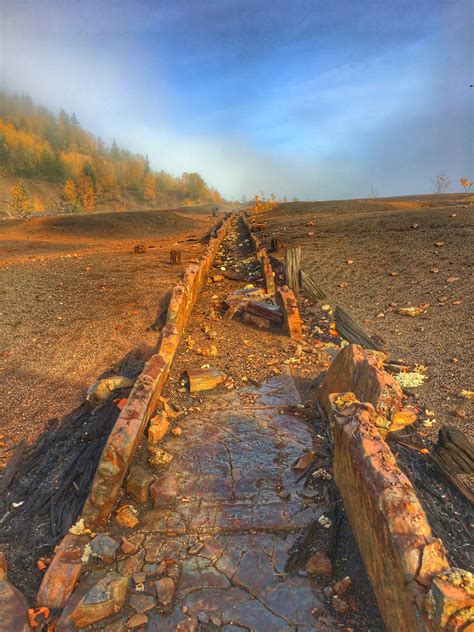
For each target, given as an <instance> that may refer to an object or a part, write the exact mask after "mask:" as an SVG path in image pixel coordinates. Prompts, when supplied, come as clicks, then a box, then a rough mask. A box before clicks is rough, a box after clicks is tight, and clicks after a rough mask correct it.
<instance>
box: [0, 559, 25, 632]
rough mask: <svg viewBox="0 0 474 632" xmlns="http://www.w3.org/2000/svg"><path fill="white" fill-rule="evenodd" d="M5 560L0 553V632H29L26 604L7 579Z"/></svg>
mask: <svg viewBox="0 0 474 632" xmlns="http://www.w3.org/2000/svg"><path fill="white" fill-rule="evenodd" d="M7 570H8V566H7V560H6V559H5V556H4V554H3V553H1V552H0V612H1V613H2V616H1V617H0V632H13V630H15V632H29V630H30V626H29V625H28V615H27V610H28V602H27V601H26V599H25V597H24V596H23V594H22V593H21V592H20V591H19V590H18V589H17V588H15V586H13V584H11V583H10V582H9V581H8V579H7Z"/></svg>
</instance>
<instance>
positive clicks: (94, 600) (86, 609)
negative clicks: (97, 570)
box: [69, 573, 128, 628]
mask: <svg viewBox="0 0 474 632" xmlns="http://www.w3.org/2000/svg"><path fill="white" fill-rule="evenodd" d="M127 588H128V578H127V577H122V576H121V575H119V574H118V573H108V574H107V575H106V576H105V577H102V578H101V579H99V581H98V582H97V583H96V584H94V585H93V586H92V588H91V589H90V590H88V591H87V592H86V594H85V595H84V596H83V597H82V599H81V600H80V601H79V603H78V604H77V605H76V607H75V608H74V609H73V610H72V612H71V613H70V615H69V617H70V619H71V620H72V621H73V622H74V623H75V624H76V625H77V626H78V627H80V628H84V627H86V626H88V625H92V624H94V623H97V622H98V621H102V620H103V619H106V618H107V617H110V615H112V614H115V613H116V612H119V611H120V610H121V609H122V608H123V606H124V604H125V598H126V595H127Z"/></svg>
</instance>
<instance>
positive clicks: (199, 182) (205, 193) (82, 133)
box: [0, 92, 221, 215]
mask: <svg viewBox="0 0 474 632" xmlns="http://www.w3.org/2000/svg"><path fill="white" fill-rule="evenodd" d="M0 178H3V179H5V181H6V182H7V184H8V188H7V190H6V192H5V187H3V191H2V192H3V195H2V196H1V197H2V198H5V195H6V196H7V199H2V202H3V204H4V205H5V204H6V205H7V209H8V210H9V211H10V213H11V214H14V215H26V214H28V213H30V212H32V211H35V210H36V211H42V210H45V207H47V210H52V211H60V212H66V213H71V212H78V211H92V210H94V209H95V208H97V207H98V206H103V205H107V204H108V203H111V202H113V201H114V200H115V201H117V200H122V204H123V203H124V202H123V199H124V195H125V198H126V199H127V198H128V199H133V200H134V201H136V202H137V203H139V204H142V205H145V206H150V207H153V206H156V205H158V204H160V202H163V201H165V200H170V199H172V200H174V201H175V202H176V203H177V204H189V203H192V202H207V201H213V202H220V201H221V196H220V195H219V193H218V192H217V191H216V190H214V189H212V188H210V187H209V186H208V185H207V184H206V183H205V182H204V180H203V179H202V178H201V176H200V175H199V174H198V173H183V174H182V176H181V177H178V178H176V177H173V176H171V175H170V174H168V173H165V172H164V171H159V172H156V171H152V170H151V168H150V165H149V163H148V158H147V157H146V156H142V155H140V154H133V153H131V152H130V151H128V150H126V149H122V148H121V147H118V146H117V144H116V142H115V141H114V142H113V143H112V145H111V146H107V145H106V144H105V143H104V142H103V141H102V140H101V139H100V138H96V137H95V136H94V135H92V134H91V133H89V132H87V131H86V130H84V129H82V127H81V125H80V123H79V121H78V120H77V118H76V116H75V115H74V114H72V115H69V114H67V113H66V112H64V111H61V112H60V113H59V114H58V115H57V116H56V115H55V114H53V113H51V112H50V111H48V110H47V109H46V108H45V107H43V106H40V105H36V104H34V103H33V102H32V100H31V99H30V98H29V97H27V96H12V95H8V94H6V93H2V92H0ZM39 180H40V181H43V182H44V181H46V182H51V183H54V184H55V185H56V186H55V187H54V189H53V190H55V191H57V192H58V194H56V196H52V197H51V196H49V200H48V201H46V202H45V200H44V199H41V197H40V196H38V195H34V194H32V193H31V191H30V190H29V189H34V188H35V187H34V186H33V182H35V181H39ZM30 182H31V185H32V186H31V187H30V186H29V184H30ZM54 197H56V199H55V203H54V204H53V205H54V206H55V208H50V207H51V199H54Z"/></svg>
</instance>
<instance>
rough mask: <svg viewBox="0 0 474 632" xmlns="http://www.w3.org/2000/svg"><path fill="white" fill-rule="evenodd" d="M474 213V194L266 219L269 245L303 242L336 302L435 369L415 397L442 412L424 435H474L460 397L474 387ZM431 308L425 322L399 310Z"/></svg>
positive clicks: (291, 211) (310, 208)
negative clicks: (274, 240) (445, 430)
mask: <svg viewBox="0 0 474 632" xmlns="http://www.w3.org/2000/svg"><path fill="white" fill-rule="evenodd" d="M473 212H474V202H472V201H471V200H470V198H469V196H468V195H441V196H418V197H407V198H393V199H387V200H383V199H380V200H379V199H376V200H360V201H358V200H349V201H340V202H320V203H312V202H307V203H295V204H281V205H279V206H278V207H277V208H276V209H275V210H273V211H272V212H270V213H269V214H267V215H266V216H265V217H264V218H263V219H265V221H268V230H266V231H265V232H264V235H265V237H264V241H265V245H269V243H270V238H271V237H279V238H280V239H282V240H283V241H284V242H286V243H288V244H291V245H300V246H301V248H302V268H303V269H304V270H305V271H307V272H308V273H310V274H311V276H312V277H313V279H314V280H315V282H316V283H317V284H318V285H319V286H321V287H322V288H323V289H324V290H325V291H326V293H327V301H326V302H327V303H330V304H331V305H340V306H341V307H343V308H344V309H345V310H346V311H348V312H349V313H350V314H351V315H352V316H353V317H354V318H355V319H356V320H357V321H358V322H359V323H361V324H362V325H363V326H364V327H365V328H366V329H367V330H368V331H369V333H370V334H377V335H378V336H380V337H382V338H383V339H384V340H385V342H386V344H387V348H388V351H389V352H390V354H391V356H392V358H394V359H402V360H405V361H407V362H408V363H409V364H410V365H412V366H413V365H414V364H422V365H425V366H426V367H427V373H426V375H427V380H426V382H425V384H424V385H423V386H421V387H419V388H416V389H413V392H414V393H415V395H416V398H417V400H418V402H419V403H420V404H422V405H424V406H425V407H426V408H428V409H429V410H430V411H433V412H434V413H435V415H434V417H435V419H436V423H434V424H433V425H432V426H431V428H427V427H423V429H422V431H423V432H426V434H427V436H428V437H431V438H435V436H436V435H437V431H438V428H439V427H440V426H441V425H442V424H446V423H449V424H452V425H456V426H457V427H458V428H461V429H462V430H463V431H464V432H466V433H467V434H468V435H470V436H471V437H473V436H474V435H473V429H472V425H471V424H470V416H471V415H472V410H473V408H472V401H473V400H468V399H466V398H464V397H461V396H460V392H461V391H462V390H470V391H472V390H474V389H473V384H472V375H473V358H472V341H473V329H472V315H473V293H472V253H473V222H472V216H473ZM308 222H310V225H309V226H308V225H307V223H308ZM310 233H311V234H310ZM437 243H438V244H439V245H438V246H437V245H436V244H437ZM349 261H352V263H348V262H349ZM394 273H395V274H394ZM422 304H429V306H428V307H427V308H426V311H425V312H424V313H423V314H421V315H420V316H417V317H414V318H412V317H407V316H402V315H400V314H398V313H397V307H406V306H410V305H415V306H419V305H422Z"/></svg>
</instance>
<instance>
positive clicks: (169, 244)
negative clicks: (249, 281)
mask: <svg viewBox="0 0 474 632" xmlns="http://www.w3.org/2000/svg"><path fill="white" fill-rule="evenodd" d="M215 222H216V218H214V217H212V214H211V213H210V212H209V210H206V209H205V208H203V209H200V208H192V209H190V210H189V211H187V210H177V211H172V210H170V211H143V212H142V211H137V212H130V213H120V214H118V213H117V214H112V213H97V214H92V215H72V216H55V217H44V218H40V219H31V220H27V221H25V220H3V221H1V222H0V287H1V293H2V297H1V307H0V381H1V383H2V388H1V392H2V410H3V412H4V414H3V416H2V420H1V422H0V423H1V425H0V433H2V434H3V435H4V438H3V439H2V442H4V443H5V446H4V449H6V450H8V449H9V448H11V447H13V446H14V445H15V444H17V443H18V442H19V441H20V440H22V439H26V440H27V441H29V442H34V441H35V439H36V438H37V437H38V436H39V435H40V434H41V432H42V431H43V430H44V429H45V427H46V426H47V422H48V420H49V419H51V418H55V417H59V418H61V417H63V416H64V415H65V414H67V413H69V412H70V411H71V410H72V409H74V408H75V407H76V406H78V405H79V404H80V402H81V401H83V399H84V396H85V393H86V390H87V388H88V386H89V385H90V384H92V383H93V382H94V381H95V380H96V378H97V377H98V376H100V375H102V374H104V372H106V371H108V370H110V369H113V366H114V365H117V364H119V363H121V362H122V361H123V359H124V358H125V357H126V356H127V355H128V354H130V358H129V361H128V365H129V366H130V368H131V372H132V373H133V372H136V369H137V368H139V366H140V365H141V364H142V363H143V361H144V360H145V359H146V357H147V356H148V355H149V353H150V351H151V349H153V347H154V346H155V345H156V342H157V337H158V333H157V331H156V330H154V327H153V326H154V324H155V322H156V319H157V316H158V315H159V313H160V311H161V310H162V308H163V307H164V306H165V303H166V294H167V292H168V291H169V290H171V288H172V287H173V286H174V284H175V283H176V281H177V279H178V276H179V274H180V273H181V272H182V271H183V269H184V267H185V265H186V263H187V262H188V261H189V260H190V259H192V258H194V257H196V256H198V255H199V254H200V253H201V251H202V249H203V245H202V244H201V243H200V242H199V239H200V237H202V236H203V235H204V234H205V233H206V232H207V230H208V229H209V227H210V226H212V225H213V224H214V223H215ZM137 244H143V245H144V246H145V252H144V253H143V254H135V253H134V252H133V249H134V246H135V245H137ZM171 248H175V249H179V250H182V251H183V262H182V265H181V266H171V265H170V264H169V251H170V249H171ZM126 364H127V363H126ZM0 450H2V447H0ZM1 456H5V452H3V455H2V454H0V458H1ZM1 463H2V461H1V460H0V465H1Z"/></svg>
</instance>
